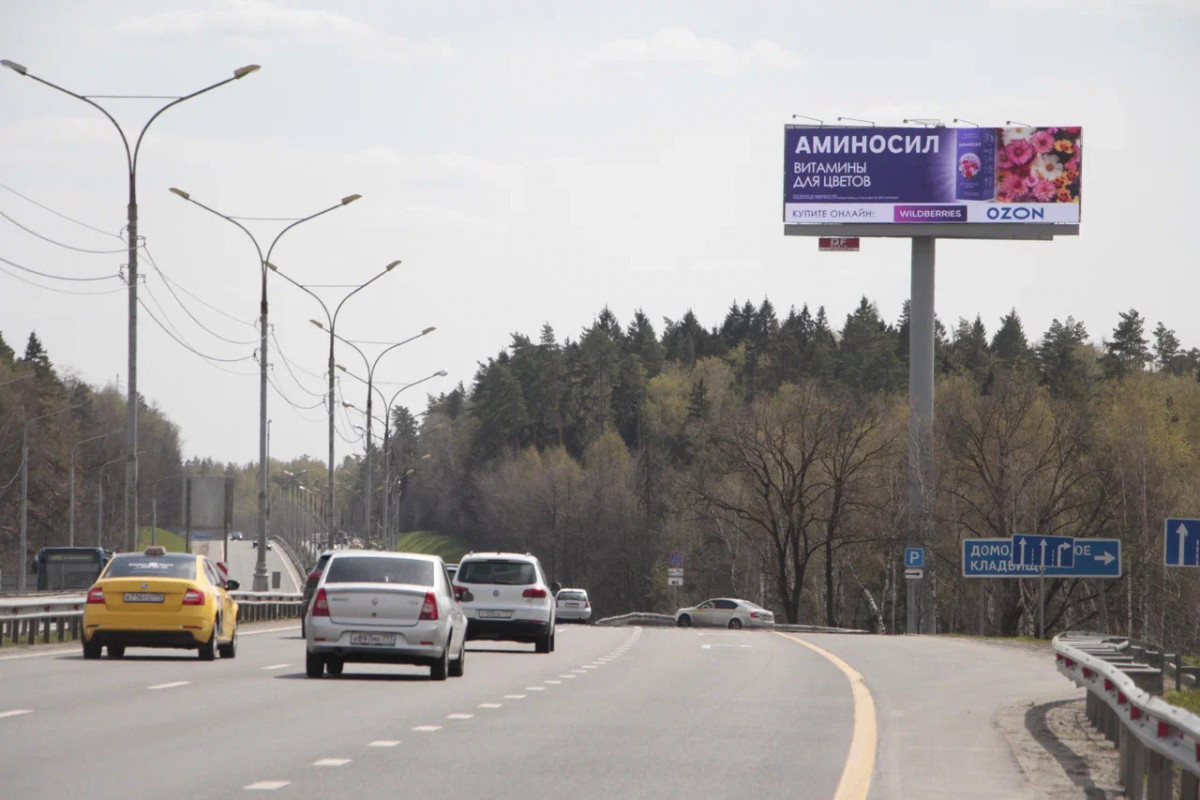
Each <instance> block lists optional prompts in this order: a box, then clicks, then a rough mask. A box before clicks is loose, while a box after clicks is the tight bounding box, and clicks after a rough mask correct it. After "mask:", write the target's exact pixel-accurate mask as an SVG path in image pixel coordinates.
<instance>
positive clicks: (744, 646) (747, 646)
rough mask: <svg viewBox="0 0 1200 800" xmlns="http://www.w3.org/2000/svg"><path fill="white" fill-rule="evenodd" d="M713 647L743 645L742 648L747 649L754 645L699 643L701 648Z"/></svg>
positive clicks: (709, 648) (710, 648)
mask: <svg viewBox="0 0 1200 800" xmlns="http://www.w3.org/2000/svg"><path fill="white" fill-rule="evenodd" d="M714 647H743V648H746V649H749V648H751V647H754V645H752V644H702V645H700V649H701V650H712V649H713V648H714Z"/></svg>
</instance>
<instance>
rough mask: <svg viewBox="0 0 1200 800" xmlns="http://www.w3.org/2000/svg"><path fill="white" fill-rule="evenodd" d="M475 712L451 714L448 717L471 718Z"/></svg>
mask: <svg viewBox="0 0 1200 800" xmlns="http://www.w3.org/2000/svg"><path fill="white" fill-rule="evenodd" d="M473 716H475V715H474V714H449V715H447V717H446V719H470V718H471V717H473Z"/></svg>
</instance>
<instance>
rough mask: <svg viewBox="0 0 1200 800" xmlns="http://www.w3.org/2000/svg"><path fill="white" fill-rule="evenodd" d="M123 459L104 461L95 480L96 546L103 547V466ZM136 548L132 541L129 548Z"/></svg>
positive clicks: (123, 459) (131, 549) (123, 458)
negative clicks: (131, 545) (97, 478)
mask: <svg viewBox="0 0 1200 800" xmlns="http://www.w3.org/2000/svg"><path fill="white" fill-rule="evenodd" d="M122 461H125V456H121V457H120V458H114V459H113V460H112V461H105V462H104V463H103V464H101V465H100V480H99V481H97V491H96V498H97V499H96V547H104V468H105V467H108V466H111V465H112V464H119V463H120V462H122ZM136 548H137V542H134V543H133V547H131V548H129V550H130V551H131V552H132V551H133V550H135V549H136Z"/></svg>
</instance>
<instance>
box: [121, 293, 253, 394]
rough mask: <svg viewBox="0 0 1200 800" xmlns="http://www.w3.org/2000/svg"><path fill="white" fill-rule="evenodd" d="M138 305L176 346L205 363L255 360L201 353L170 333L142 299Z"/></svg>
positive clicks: (237, 373) (248, 373)
mask: <svg viewBox="0 0 1200 800" xmlns="http://www.w3.org/2000/svg"><path fill="white" fill-rule="evenodd" d="M138 305H140V306H141V307H142V309H143V310H144V311H145V312H146V314H147V315H148V316H149V317H150V319H152V320H154V322H155V324H157V325H158V327H160V328H162V330H163V332H164V333H166V334H167V336H170V337H171V338H172V339H174V340H175V343H176V344H178V345H179V346H180V347H183V348H184V349H186V350H190V351H191V352H193V353H195V354H196V355H198V356H200V357H201V358H203V359H204V360H205V361H211V362H220V363H224V364H235V363H237V362H240V361H253V360H254V356H242V357H241V358H218V357H217V356H210V355H206V354H204V353H201V352H200V351H199V350H197V349H196V348H194V347H192V346H191V345H190V344H188V343H187V342H185V341H183V339H181V338H179V337H177V336H176V335H175V334H173V333H172V332H171V331H170V329H168V328H167V326H166V325H164V324H163V323H162V321H161V320H159V318H158V317H156V316H154V312H153V311H151V310H150V308H149V306H147V305H146V304H145V303H144V302H142V299H141V298H140V297H139V298H138ZM214 365H215V363H214ZM232 374H234V375H253V374H255V373H253V372H234V373H232Z"/></svg>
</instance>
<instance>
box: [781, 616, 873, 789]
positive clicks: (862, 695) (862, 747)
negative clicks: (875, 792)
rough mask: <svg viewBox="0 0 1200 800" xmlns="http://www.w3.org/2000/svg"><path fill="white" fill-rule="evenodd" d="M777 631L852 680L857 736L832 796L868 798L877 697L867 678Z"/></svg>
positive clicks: (851, 739) (823, 653) (803, 642)
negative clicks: (864, 678) (874, 695)
mask: <svg viewBox="0 0 1200 800" xmlns="http://www.w3.org/2000/svg"><path fill="white" fill-rule="evenodd" d="M775 633H776V634H778V635H779V636H782V637H783V638H785V639H791V640H792V641H793V642H796V643H797V644H801V645H804V646H805V647H807V648H808V649H809V650H812V651H813V652H814V653H817V654H818V655H820V656H822V657H824V658H825V659H826V660H828V661H829V662H830V663H831V664H833V665H834V666H835V667H837V668H838V669H839V670H841V672H842V674H843V675H845V676H846V679H847V680H848V681H850V693H851V695H852V696H853V697H854V735H853V736H852V737H851V738H850V751H849V752H848V753H847V754H846V766H845V768H844V769H843V770H842V778H841V780H840V781H838V788H837V792H836V793H835V794H834V795H833V798H834V800H865V798H866V796H867V790H868V789H870V788H871V772H872V771H873V770H874V769H875V746H876V728H875V700H874V699H873V698H872V697H871V690H870V689H868V688H867V684H866V681H864V680H863V676H862V675H860V674H859V673H858V671H857V670H855V669H854V668H853V667H851V666H850V665H849V664H847V663H846V662H845V661H843V660H842V659H840V658H838V657H837V656H835V655H834V654H833V653H831V652H829V651H828V650H823V649H822V648H820V647H817V646H816V645H815V644H810V643H809V642H806V641H804V640H803V639H800V638H797V637H795V636H791V635H789V634H786V633H782V632H780V631H775Z"/></svg>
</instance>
